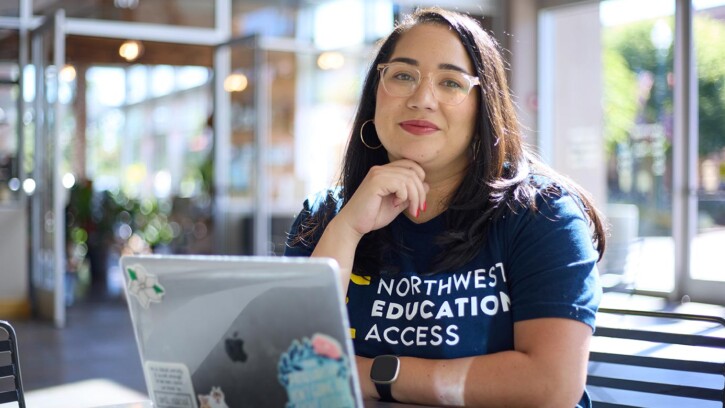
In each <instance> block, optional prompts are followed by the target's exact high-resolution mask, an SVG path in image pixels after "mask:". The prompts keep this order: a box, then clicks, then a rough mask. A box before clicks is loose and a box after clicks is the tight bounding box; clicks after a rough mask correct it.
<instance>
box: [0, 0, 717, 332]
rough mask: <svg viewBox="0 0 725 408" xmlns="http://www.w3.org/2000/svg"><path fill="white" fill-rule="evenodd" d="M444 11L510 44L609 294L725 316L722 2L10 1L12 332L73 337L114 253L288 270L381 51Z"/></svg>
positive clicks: (2, 212) (523, 97) (1, 57)
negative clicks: (67, 332)
mask: <svg viewBox="0 0 725 408" xmlns="http://www.w3.org/2000/svg"><path fill="white" fill-rule="evenodd" d="M434 4H435V5H441V6H444V7H448V8H452V9H458V10H460V11H464V12H467V13H470V14H472V15H475V16H477V17H479V18H480V19H481V21H482V22H483V25H484V27H485V28H486V29H488V30H490V31H491V32H493V33H494V35H495V36H496V38H497V39H498V40H499V41H500V42H501V43H502V45H503V46H504V47H505V49H506V50H507V52H506V57H507V58H509V61H510V63H511V71H510V78H511V85H512V88H513V91H514V93H515V94H516V95H517V99H518V103H519V108H520V114H521V119H522V121H523V123H524V124H525V126H526V128H527V130H526V134H527V142H529V143H530V144H532V145H535V146H537V147H538V149H539V151H540V152H541V155H542V156H543V157H544V159H545V160H547V161H548V162H549V163H551V164H552V165H553V166H554V167H555V168H557V169H559V170H561V171H563V172H564V173H566V174H568V175H570V176H571V177H572V178H574V179H575V180H577V181H579V182H580V183H581V184H583V185H584V186H585V187H586V188H587V189H589V190H590V191H591V192H592V193H593V195H594V197H595V199H596V201H597V202H598V203H600V205H601V209H602V210H603V212H604V213H605V215H606V216H607V217H608V218H609V220H610V223H611V224H612V237H611V240H610V242H611V245H610V250H609V252H608V254H607V257H606V259H605V260H604V262H603V263H602V264H601V269H602V274H603V278H604V282H605V284H606V285H607V288H608V290H623V291H631V292H640V293H647V294H655V295H658V296H663V297H667V298H669V299H672V300H679V299H682V298H683V297H685V296H687V297H689V298H690V299H692V300H701V301H709V302H715V303H720V304H725V298H723V296H722V295H721V294H722V293H725V254H724V253H723V248H725V65H723V64H722V61H725V43H723V42H722V41H721V40H720V39H721V38H725V37H723V36H725V0H723V1H715V0H712V1H704V0H703V1H696V0H692V1H690V0H627V1H621V0H606V1H601V2H599V1H565V0H558V1H555V0H511V1H505V0H489V1H454V0H449V1H444V2H441V1H437V2H432V1H431V2H425V1H423V2H421V1H407V0H406V1H382V0H377V1H363V0H330V1H323V0H295V1H290V0H275V1H264V2H263V1H247V0H245V1H242V0H215V1H197V0H4V1H3V2H2V4H0V229H1V231H2V237H1V238H0V282H1V284H0V317H3V316H10V315H26V316H27V315H33V316H36V317H39V318H44V319H48V320H51V321H53V322H54V323H55V324H56V325H58V326H62V325H63V324H64V320H65V313H64V311H65V308H66V307H67V306H70V305H72V304H73V303H74V302H77V301H78V299H82V298H84V297H89V296H118V295H119V294H120V293H121V291H122V288H121V287H120V281H121V279H120V275H119V274H120V271H119V270H118V268H117V261H118V257H119V256H120V255H122V254H124V253H151V252H153V253H184V254H258V255H269V254H276V255H278V254H280V253H281V252H282V250H283V245H284V240H285V233H286V231H287V229H288V227H289V224H290V223H291V221H292V219H293V217H294V216H295V213H296V212H297V211H298V210H299V209H300V206H301V203H302V200H303V199H304V197H305V196H306V195H308V194H310V193H312V192H315V191H317V190H319V189H322V188H324V187H325V186H328V185H329V184H331V183H333V182H334V181H335V178H336V171H337V169H338V164H339V161H340V158H341V155H342V151H343V149H344V146H345V143H346V139H347V137H348V134H349V127H350V125H351V122H352V115H353V113H354V110H355V108H356V103H357V98H358V95H359V91H360V86H361V81H362V77H363V74H364V72H365V69H366V68H367V64H368V63H369V61H370V58H371V55H372V54H371V52H372V50H373V47H374V45H375V42H376V41H377V40H378V39H380V38H381V37H382V36H384V35H385V34H386V33H388V32H389V31H390V30H391V28H392V27H393V24H394V22H395V21H396V19H398V18H399V16H401V15H402V14H405V13H407V12H409V11H411V10H413V9H414V8H415V7H416V6H426V5H434Z"/></svg>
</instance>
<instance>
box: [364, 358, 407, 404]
mask: <svg viewBox="0 0 725 408" xmlns="http://www.w3.org/2000/svg"><path fill="white" fill-rule="evenodd" d="M399 372H400V359H398V356H393V355H389V354H386V355H382V356H377V357H375V359H374V360H373V366H372V367H371V368H370V379H371V380H372V381H373V384H375V389H376V390H378V394H379V395H380V401H385V402H397V401H396V400H395V398H393V393H392V391H391V386H392V385H393V383H394V382H395V380H397V379H398V373H399Z"/></svg>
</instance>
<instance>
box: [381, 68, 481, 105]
mask: <svg viewBox="0 0 725 408" xmlns="http://www.w3.org/2000/svg"><path fill="white" fill-rule="evenodd" d="M377 69H378V71H379V72H380V82H381V83H382V84H383V89H385V92H387V93H388V95H391V96H396V97H407V96H411V95H413V94H414V93H415V92H416V91H417V90H418V88H419V87H420V84H421V82H422V78H423V75H422V74H421V72H420V70H419V69H418V68H416V67H415V66H413V65H410V64H406V63H404V62H389V63H383V64H378V66H377ZM391 69H392V70H393V71H392V72H391V71H390V70H391ZM400 76H406V78H399V77H400ZM427 76H428V80H429V81H430V83H431V85H432V89H433V95H434V96H435V97H436V99H437V100H438V102H441V103H444V104H447V105H459V104H461V103H462V102H463V101H464V100H466V98H467V97H468V95H469V94H470V93H471V90H472V89H473V87H474V86H476V85H481V80H480V79H479V78H478V77H476V76H473V75H469V74H467V73H465V72H461V71H456V70H438V71H433V72H429V73H428V75H427Z"/></svg>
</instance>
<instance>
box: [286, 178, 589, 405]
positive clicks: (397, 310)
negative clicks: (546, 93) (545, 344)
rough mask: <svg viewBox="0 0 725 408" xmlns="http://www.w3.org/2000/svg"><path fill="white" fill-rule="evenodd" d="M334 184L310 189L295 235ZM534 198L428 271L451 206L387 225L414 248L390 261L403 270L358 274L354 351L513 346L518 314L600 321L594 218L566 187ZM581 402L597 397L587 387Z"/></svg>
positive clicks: (444, 353) (469, 350)
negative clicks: (451, 260)
mask: <svg viewBox="0 0 725 408" xmlns="http://www.w3.org/2000/svg"><path fill="white" fill-rule="evenodd" d="M330 193H332V194H330ZM337 193H338V192H337V191H332V192H330V191H328V192H324V193H322V194H319V195H316V196H314V197H310V198H308V199H307V200H306V201H305V203H304V209H303V211H302V212H301V213H300V215H299V216H298V218H297V219H296V221H295V222H294V224H293V226H292V229H291V236H294V234H296V233H297V232H298V229H299V227H300V225H301V223H303V222H304V221H305V219H307V217H309V216H310V215H311V214H315V213H317V212H318V211H324V212H329V213H330V214H331V215H334V214H337V212H338V211H339V209H340V207H341V205H342V203H341V200H340V199H339V198H337V195H336V194H337ZM537 205H538V209H539V211H538V212H534V211H532V210H530V209H528V208H520V209H519V210H517V211H516V212H509V213H507V215H506V216H505V217H504V218H502V219H500V220H498V221H497V222H495V223H494V224H492V226H491V229H490V231H489V233H488V239H487V240H486V242H485V244H484V246H483V247H482V248H481V250H480V252H479V253H478V254H477V255H476V257H475V258H474V259H473V260H471V261H470V262H468V263H467V264H466V265H464V266H463V267H461V268H458V269H456V270H453V271H447V272H444V273H438V274H435V275H423V274H424V273H425V272H427V271H429V269H430V266H431V261H432V260H433V259H434V258H435V256H436V255H437V254H438V252H439V251H440V248H439V247H438V246H437V245H436V241H435V240H436V237H437V236H438V235H440V234H441V232H442V231H443V230H444V228H445V213H444V214H441V215H439V216H438V217H436V218H434V219H432V220H430V221H428V222H425V223H422V224H416V223H414V222H412V221H411V220H409V219H408V218H407V217H405V216H404V215H402V214H401V215H400V216H398V217H397V218H396V219H395V220H394V221H393V222H392V223H391V225H390V227H391V233H392V237H393V239H395V240H398V241H399V242H400V243H401V244H402V246H403V247H405V248H407V250H406V251H398V252H397V253H395V254H393V255H392V259H391V260H390V262H392V264H394V266H395V267H396V268H395V269H396V270H398V271H399V272H397V273H396V274H395V275H393V276H383V277H379V276H375V275H373V276H359V275H353V276H352V278H351V282H350V285H349V287H348V292H347V308H348V314H349V319H350V326H351V329H350V333H351V336H352V338H353V344H354V347H355V353H356V354H358V355H360V356H364V357H375V356H377V355H380V354H395V355H399V356H412V357H422V358H430V359H446V358H458V357H469V356H476V355H483V354H489V353H495V352H499V351H504V350H513V348H514V343H513V324H514V323H515V322H517V321H522V320H528V319H536V318H543V317H560V318H568V319H574V320H578V321H581V322H583V323H586V324H588V325H589V326H591V327H592V329H594V319H595V314H596V311H597V307H598V305H599V301H600V297H601V288H600V285H599V280H598V276H599V274H598V271H597V267H596V262H597V258H598V253H597V252H596V250H595V248H594V245H593V243H592V240H591V233H590V230H589V226H588V223H587V221H586V219H585V218H584V216H583V213H582V211H581V209H580V208H579V206H578V205H577V202H576V201H575V200H574V199H573V198H572V197H571V196H569V195H568V194H567V193H566V192H562V193H561V194H557V195H546V194H540V195H539V196H538V197H537ZM314 244H315V243H312V245H310V246H301V245H297V246H289V245H288V247H287V250H286V252H285V255H288V256H309V255H310V254H311V252H312V250H313V248H314ZM422 273H423V274H422ZM579 406H582V407H587V406H590V403H589V398H588V396H587V395H586V393H585V395H584V396H583V397H582V400H581V402H580V405H579Z"/></svg>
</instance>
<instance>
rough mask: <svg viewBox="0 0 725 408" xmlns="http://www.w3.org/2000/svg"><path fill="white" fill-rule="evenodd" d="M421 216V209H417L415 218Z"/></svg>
mask: <svg viewBox="0 0 725 408" xmlns="http://www.w3.org/2000/svg"><path fill="white" fill-rule="evenodd" d="M419 215H420V209H419V208H416V209H415V218H418V216H419Z"/></svg>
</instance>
